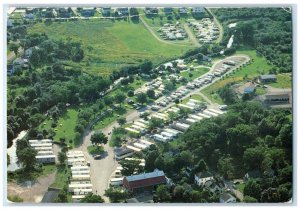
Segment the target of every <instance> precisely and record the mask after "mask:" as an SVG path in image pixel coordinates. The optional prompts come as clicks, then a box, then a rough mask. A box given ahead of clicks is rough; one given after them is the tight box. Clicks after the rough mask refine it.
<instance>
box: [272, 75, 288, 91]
mask: <svg viewBox="0 0 300 210" xmlns="http://www.w3.org/2000/svg"><path fill="white" fill-rule="evenodd" d="M276 77H277V81H276V82H273V83H269V84H268V85H270V86H272V87H275V88H291V87H292V77H291V76H290V74H277V75H276Z"/></svg>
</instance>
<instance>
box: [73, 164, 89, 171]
mask: <svg viewBox="0 0 300 210" xmlns="http://www.w3.org/2000/svg"><path fill="white" fill-rule="evenodd" d="M86 170H90V167H89V166H83V165H82V166H72V167H71V171H72V172H73V171H86Z"/></svg>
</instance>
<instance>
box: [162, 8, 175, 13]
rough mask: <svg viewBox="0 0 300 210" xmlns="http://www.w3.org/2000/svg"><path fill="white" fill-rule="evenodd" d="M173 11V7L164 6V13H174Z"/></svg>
mask: <svg viewBox="0 0 300 210" xmlns="http://www.w3.org/2000/svg"><path fill="white" fill-rule="evenodd" d="M172 12H173V8H172V7H165V8H164V13H172Z"/></svg>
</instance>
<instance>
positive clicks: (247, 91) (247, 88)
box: [244, 87, 255, 94]
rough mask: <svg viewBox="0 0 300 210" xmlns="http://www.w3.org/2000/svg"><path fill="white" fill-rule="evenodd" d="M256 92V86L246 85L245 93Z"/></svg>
mask: <svg viewBox="0 0 300 210" xmlns="http://www.w3.org/2000/svg"><path fill="white" fill-rule="evenodd" d="M254 92H255V87H245V88H244V94H253V93H254Z"/></svg>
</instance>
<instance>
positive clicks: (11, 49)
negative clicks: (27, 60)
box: [8, 43, 19, 56]
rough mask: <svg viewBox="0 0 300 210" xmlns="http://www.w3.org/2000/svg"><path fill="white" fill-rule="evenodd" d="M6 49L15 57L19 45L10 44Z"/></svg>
mask: <svg viewBox="0 0 300 210" xmlns="http://www.w3.org/2000/svg"><path fill="white" fill-rule="evenodd" d="M8 49H9V50H10V51H12V52H14V53H15V55H16V56H17V55H18V50H19V45H18V44H16V43H10V44H9V45H8Z"/></svg>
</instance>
